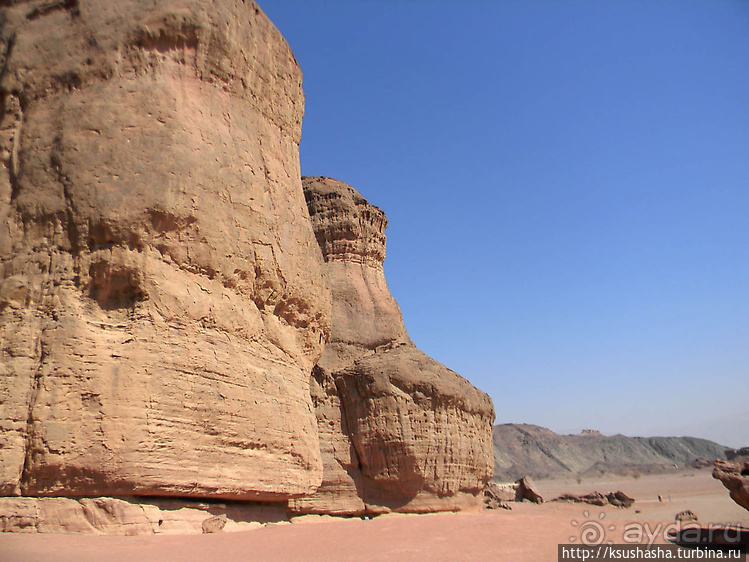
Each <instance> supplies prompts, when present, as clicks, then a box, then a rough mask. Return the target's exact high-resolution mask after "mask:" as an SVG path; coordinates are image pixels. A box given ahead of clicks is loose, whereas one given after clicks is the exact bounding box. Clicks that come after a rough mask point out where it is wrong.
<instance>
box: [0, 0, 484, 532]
mask: <svg viewBox="0 0 749 562" xmlns="http://www.w3.org/2000/svg"><path fill="white" fill-rule="evenodd" d="M1 4H2V6H4V7H3V8H2V12H1V14H0V108H1V109H2V111H0V159H1V160H2V166H0V342H1V343H0V449H1V450H2V455H0V496H11V497H6V498H4V499H3V500H2V501H1V502H0V527H2V529H5V530H19V529H21V530H23V529H26V530H35V531H37V532H48V531H50V530H66V529H68V524H70V525H72V527H70V528H73V527H75V528H76V529H78V530H79V531H80V532H106V533H119V532H128V533H129V532H134V533H136V532H137V533H140V532H162V531H163V529H162V528H161V521H162V519H163V517H162V516H163V514H164V513H166V512H170V511H181V510H182V509H192V507H185V506H186V505H192V504H191V503H189V502H191V501H192V500H184V499H173V500H172V499H170V500H169V501H174V502H186V501H187V502H188V503H187V504H184V503H176V504H175V506H176V507H174V509H172V508H171V507H164V504H163V501H166V500H159V501H161V502H162V504H160V505H161V507H160V508H158V509H157V507H158V506H156V504H155V503H154V502H155V500H144V499H142V496H149V497H153V496H174V497H177V498H194V497H198V498H207V499H211V500H217V499H220V498H222V499H225V500H240V501H241V502H242V503H241V506H242V507H241V509H240V508H237V510H238V511H237V514H239V515H237V514H235V515H236V516H237V517H239V518H240V519H241V520H243V521H245V520H246V519H243V518H245V517H254V516H252V515H247V514H249V513H256V512H260V511H263V510H265V509H266V508H268V506H271V507H270V508H268V509H270V510H271V511H273V510H280V511H281V512H283V513H285V510H286V508H287V507H288V509H289V511H290V512H291V513H296V514H298V513H337V514H364V513H373V514H374V513H382V512H387V511H391V510H396V511H435V510H442V509H461V508H465V507H476V508H477V507H479V506H480V500H481V498H480V494H481V489H482V488H483V485H484V484H485V483H486V482H487V481H488V480H489V479H490V477H491V472H492V464H491V424H492V421H493V419H494V412H493V407H492V404H491V400H490V399H489V397H488V396H487V395H485V394H484V393H482V392H481V391H479V390H477V389H475V388H474V387H473V386H471V385H470V384H469V383H468V382H467V381H465V380H464V379H463V378H461V377H460V376H459V375H457V374H456V373H454V372H453V371H451V370H449V369H448V368H446V367H445V366H443V365H441V364H439V363H437V362H436V361H434V360H432V359H431V358H429V357H427V356H426V355H425V354H424V353H422V352H421V351H419V350H418V349H416V347H415V346H414V345H413V344H412V343H411V341H410V339H409V337H408V334H407V332H406V329H405V327H404V325H403V319H402V317H401V313H400V310H399V308H398V305H397V303H396V302H395V300H394V299H393V298H392V296H391V295H390V292H389V290H388V287H387V283H386V281H385V277H384V272H383V269H382V263H383V260H384V258H385V235H384V231H385V227H386V225H387V220H386V218H385V215H384V213H383V212H382V211H381V210H379V209H377V208H376V207H374V206H372V205H370V204H369V203H367V201H366V200H365V199H364V198H363V197H362V196H361V195H359V194H358V193H357V192H356V191H355V190H354V189H353V188H351V187H349V186H347V185H345V184H343V183H341V182H336V181H334V180H329V179H326V178H307V179H306V180H305V182H304V183H305V190H303V189H302V182H301V180H300V169H299V157H298V145H299V138H300V137H299V136H300V132H301V119H302V113H303V103H304V99H303V94H302V90H301V72H300V70H299V68H298V65H297V63H296V61H295V60H294V57H293V54H292V53H291V51H290V49H289V47H288V45H287V44H286V42H285V41H284V40H283V38H282V37H281V35H280V34H279V33H278V31H277V30H276V29H275V28H274V27H273V25H272V24H271V23H270V21H269V20H268V19H267V18H266V16H265V15H264V14H263V13H262V12H261V11H260V9H259V8H258V7H257V5H256V4H254V3H253V2H251V1H250V0H214V2H211V3H206V2H201V1H199V0H164V1H161V2H158V3H154V2H152V1H151V0H118V1H117V2H109V1H105V0H70V1H67V0H66V1H54V0H17V1H14V2H10V3H8V2H6V3H1ZM305 196H306V201H305ZM310 217H311V219H312V220H311V221H310ZM323 349H324V352H323ZM108 495H116V496H118V499H112V498H106V497H99V498H96V497H95V496H108ZM13 496H31V497H25V498H15V497H13ZM39 496H72V497H73V498H79V499H77V500H76V499H72V498H59V497H48V498H40V497H39ZM139 496H140V497H141V498H139ZM124 498H129V500H128V501H124ZM247 500H251V501H250V502H248V501H247ZM253 501H254V502H255V503H252V502H253ZM149 502H151V503H149ZM265 502H270V503H265ZM207 505H210V506H212V507H209V508H206V509H207V510H208V511H206V510H204V509H202V508H201V509H199V510H198V511H199V513H193V514H187V515H185V517H188V516H189V517H188V518H189V519H190V521H191V523H189V525H188V527H189V528H190V529H191V530H192V531H196V530H197V531H200V530H201V529H203V530H205V528H208V529H210V530H216V529H219V528H223V526H224V524H226V522H227V517H228V515H229V514H228V513H227V512H226V510H228V511H231V510H232V509H234V508H233V507H232V508H231V509H229V508H226V506H225V507H224V508H222V509H224V511H223V512H220V513H219V512H216V511H217V510H218V511H221V510H220V509H219V508H218V504H216V503H215V502H207ZM227 505H230V506H233V505H235V504H234V503H232V502H227ZM258 510H259V511H258ZM159 511H161V512H162V515H159ZM214 512H216V513H214ZM240 512H241V513H240ZM206 513H208V515H209V516H206ZM274 513H275V512H274ZM169 518H170V521H172V522H173V523H174V529H172V530H175V529H177V528H180V527H181V526H184V525H187V523H185V520H183V518H182V516H181V515H169ZM235 522H236V521H235ZM154 525H156V526H154ZM206 526H207V527H206ZM157 527H158V529H157Z"/></svg>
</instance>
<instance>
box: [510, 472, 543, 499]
mask: <svg viewBox="0 0 749 562" xmlns="http://www.w3.org/2000/svg"><path fill="white" fill-rule="evenodd" d="M516 484H517V493H516V495H515V501H519V502H521V501H523V500H528V501H530V502H533V503H544V498H543V497H542V496H541V494H539V493H538V491H536V484H535V483H534V482H533V480H531V477H530V476H523V477H522V478H521V479H520V480H518V481H517V482H516Z"/></svg>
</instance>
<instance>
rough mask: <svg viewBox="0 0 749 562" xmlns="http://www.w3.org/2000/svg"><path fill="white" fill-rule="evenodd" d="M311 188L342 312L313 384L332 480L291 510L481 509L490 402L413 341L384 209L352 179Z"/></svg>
mask: <svg viewBox="0 0 749 562" xmlns="http://www.w3.org/2000/svg"><path fill="white" fill-rule="evenodd" d="M303 185H304V189H305V196H306V198H307V203H308V207H309V211H310V216H311V218H312V223H313V226H314V230H315V235H316V237H317V241H318V243H319V245H320V248H321V250H322V254H323V257H324V259H325V270H326V274H327V280H328V284H329V285H330V287H331V290H332V296H333V313H332V328H331V340H330V342H329V344H328V345H327V346H326V348H325V350H324V352H323V355H322V357H321V358H320V361H319V362H318V365H317V367H316V368H315V371H314V374H313V377H312V379H313V381H312V383H311V388H312V389H313V391H312V392H313V402H314V404H315V409H316V412H317V421H318V433H319V435H320V442H321V445H320V447H321V452H322V457H323V466H324V470H323V483H322V486H321V487H320V489H319V490H318V492H317V493H316V494H314V495H312V496H311V497H304V498H299V499H296V500H292V501H291V502H290V509H291V510H292V511H293V512H297V513H340V514H348V515H362V514H365V513H369V514H376V513H383V512H387V511H402V512H428V511H437V510H457V509H466V508H478V506H480V505H481V491H482V489H483V486H484V484H485V483H486V482H487V481H488V480H489V479H490V478H491V474H492V453H491V451H492V448H491V447H492V445H491V424H492V422H493V419H494V410H493V406H492V404H491V400H490V399H489V397H488V396H487V395H486V394H484V393H483V392H481V391H479V390H477V389H475V388H474V387H473V386H472V385H471V384H470V383H468V381H466V380H465V379H463V378H462V377H460V376H459V375H458V374H457V373H455V372H453V371H451V370H450V369H448V368H447V367H445V366H444V365H442V364H440V363H438V362H436V361H434V360H433V359H431V358H430V357H428V356H427V355H425V354H424V353H423V352H421V351H419V350H418V349H417V348H416V347H415V346H414V345H413V343H411V340H410V339H409V337H408V334H407V332H406V329H405V326H404V324H403V319H402V316H401V313H400V309H399V307H398V305H397V303H396V302H395V300H394V299H393V297H392V296H391V295H390V291H389V289H388V287H387V282H386V281H385V275H384V271H383V268H382V262H383V260H384V258H385V235H384V231H385V228H386V226H387V220H386V219H385V216H384V214H383V212H382V211H381V210H380V209H378V208H377V207H374V206H373V205H370V204H369V203H368V202H367V201H366V200H365V199H364V198H363V197H362V196H361V195H360V194H359V193H358V192H357V191H356V190H355V189H353V188H352V187H351V186H348V185H346V184H345V183H343V182H340V181H337V180H332V179H330V178H322V177H309V178H303Z"/></svg>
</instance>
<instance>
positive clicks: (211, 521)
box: [201, 513, 226, 534]
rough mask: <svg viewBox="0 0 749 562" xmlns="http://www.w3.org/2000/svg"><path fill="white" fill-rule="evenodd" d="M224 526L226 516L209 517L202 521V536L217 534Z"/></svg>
mask: <svg viewBox="0 0 749 562" xmlns="http://www.w3.org/2000/svg"><path fill="white" fill-rule="evenodd" d="M225 526H226V515H224V514H223V513H222V514H221V515H216V516H215V517H209V518H208V519H206V520H205V521H203V523H202V525H201V527H202V528H203V534H209V533H218V532H219V531H221V530H223V528H224V527H225Z"/></svg>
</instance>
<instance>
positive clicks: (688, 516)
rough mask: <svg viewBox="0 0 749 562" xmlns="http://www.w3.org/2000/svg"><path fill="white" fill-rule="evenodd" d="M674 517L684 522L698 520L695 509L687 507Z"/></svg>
mask: <svg viewBox="0 0 749 562" xmlns="http://www.w3.org/2000/svg"><path fill="white" fill-rule="evenodd" d="M674 519H675V520H676V521H679V522H682V523H683V522H685V521H697V516H696V515H695V514H694V511H692V510H691V509H687V510H684V511H680V512H679V513H677V514H676V517H675V518H674Z"/></svg>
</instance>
